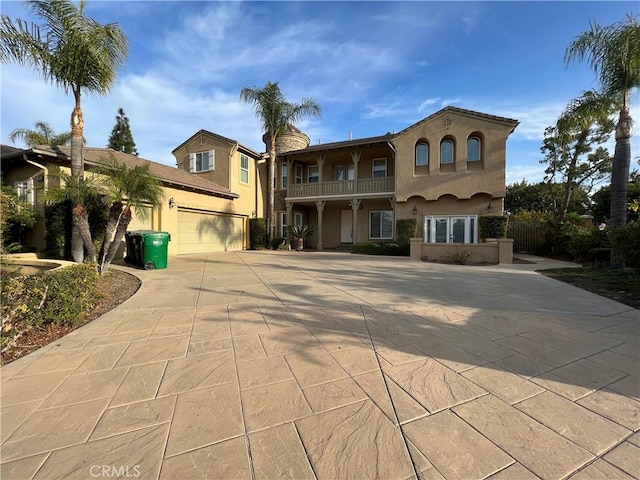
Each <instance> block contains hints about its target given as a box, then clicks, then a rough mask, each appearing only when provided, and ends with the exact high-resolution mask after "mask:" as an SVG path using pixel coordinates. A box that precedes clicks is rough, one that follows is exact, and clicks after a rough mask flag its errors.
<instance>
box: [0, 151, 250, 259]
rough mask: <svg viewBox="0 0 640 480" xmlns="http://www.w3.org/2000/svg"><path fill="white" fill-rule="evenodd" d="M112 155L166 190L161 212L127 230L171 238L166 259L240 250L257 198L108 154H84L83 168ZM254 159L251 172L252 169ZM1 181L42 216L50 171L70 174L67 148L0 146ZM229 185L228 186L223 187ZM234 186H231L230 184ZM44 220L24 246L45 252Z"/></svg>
mask: <svg viewBox="0 0 640 480" xmlns="http://www.w3.org/2000/svg"><path fill="white" fill-rule="evenodd" d="M110 155H113V156H114V157H115V158H116V159H117V160H118V161H120V162H122V163H124V164H126V165H128V166H131V167H132V166H135V165H142V164H149V166H150V172H151V174H152V175H154V176H155V177H156V178H158V179H159V180H160V181H161V182H162V185H163V188H164V201H163V204H162V206H161V207H160V208H157V209H154V210H153V211H151V210H150V215H149V217H148V219H147V220H141V219H139V218H137V217H136V216H135V215H134V217H133V219H132V221H131V224H130V226H129V230H141V229H149V230H160V231H166V232H168V233H169V234H171V242H169V255H175V254H183V253H200V252H212V251H227V250H242V249H243V248H247V243H248V219H249V218H250V217H251V216H252V215H255V212H256V211H259V210H260V209H261V208H262V203H261V199H260V198H258V197H256V196H255V195H243V197H244V198H243V199H242V200H240V195H239V194H238V193H235V192H233V191H232V190H231V189H230V188H228V186H222V185H220V184H218V183H216V182H214V181H212V180H211V179H207V178H204V177H203V176H200V175H193V174H189V173H187V172H185V171H182V170H179V169H176V168H173V167H169V166H167V165H163V164H160V163H156V162H151V161H149V160H145V159H143V158H140V157H136V156H133V155H129V154H126V153H122V152H117V151H115V150H112V149H109V148H90V147H85V148H84V161H85V168H86V169H90V168H91V167H92V166H95V165H101V164H104V163H105V159H108V158H109V156H110ZM255 157H256V155H254V157H253V158H252V160H251V162H250V163H251V166H252V167H254V165H255ZM1 160H2V179H3V182H5V183H6V184H8V185H13V186H15V187H16V188H17V189H18V191H19V193H20V194H21V195H22V196H23V197H24V200H26V201H27V202H29V203H32V204H33V205H34V208H35V209H36V211H38V212H39V213H41V214H42V213H43V211H44V209H43V202H42V200H43V196H44V193H45V191H46V190H47V188H48V183H49V182H50V181H52V180H51V178H50V176H49V174H48V173H49V170H50V169H51V168H52V167H53V166H58V167H60V168H62V169H63V170H65V171H67V172H69V171H70V148H69V147H63V146H60V147H49V146H38V147H35V148H32V149H27V150H20V149H15V148H12V147H6V146H4V145H3V146H2V152H1ZM227 183H229V182H227ZM231 184H233V183H231ZM45 233H46V232H45V230H44V220H43V218H42V215H40V219H39V221H38V223H37V225H36V227H35V228H34V229H33V230H32V231H31V232H30V235H29V237H28V238H27V241H28V242H29V244H30V245H31V246H35V247H36V249H37V250H38V251H42V250H44V237H45Z"/></svg>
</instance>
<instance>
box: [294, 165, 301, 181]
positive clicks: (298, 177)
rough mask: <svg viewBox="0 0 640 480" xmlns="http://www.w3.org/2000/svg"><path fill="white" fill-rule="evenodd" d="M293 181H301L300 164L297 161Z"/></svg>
mask: <svg viewBox="0 0 640 480" xmlns="http://www.w3.org/2000/svg"><path fill="white" fill-rule="evenodd" d="M295 183H296V184H300V183H302V165H300V164H299V163H297V164H296V178H295Z"/></svg>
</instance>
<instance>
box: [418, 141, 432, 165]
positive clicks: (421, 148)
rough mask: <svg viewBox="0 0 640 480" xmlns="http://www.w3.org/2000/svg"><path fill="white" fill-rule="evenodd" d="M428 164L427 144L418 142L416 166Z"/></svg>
mask: <svg viewBox="0 0 640 480" xmlns="http://www.w3.org/2000/svg"><path fill="white" fill-rule="evenodd" d="M426 165H429V145H428V144H427V143H426V142H420V143H418V144H417V145H416V167H424V166H426Z"/></svg>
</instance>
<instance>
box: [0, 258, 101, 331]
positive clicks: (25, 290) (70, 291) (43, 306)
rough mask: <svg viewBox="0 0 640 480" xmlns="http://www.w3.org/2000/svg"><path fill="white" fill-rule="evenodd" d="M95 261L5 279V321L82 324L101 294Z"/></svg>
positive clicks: (37, 323)
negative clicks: (97, 289) (97, 286)
mask: <svg viewBox="0 0 640 480" xmlns="http://www.w3.org/2000/svg"><path fill="white" fill-rule="evenodd" d="M97 281H98V270H97V268H96V265H95V264H89V263H85V264H79V265H72V266H70V267H66V268H62V269H59V270H53V271H49V272H41V273H38V274H35V275H29V276H14V277H11V278H9V279H8V280H6V281H3V282H2V287H1V288H2V291H1V298H2V310H1V311H2V323H3V326H4V325H5V324H7V323H9V324H12V323H16V322H18V321H22V322H25V323H27V324H29V325H32V326H34V327H42V326H45V325H47V324H49V323H60V324H68V323H72V324H79V323H82V320H83V319H84V315H85V313H86V312H87V311H88V310H89V309H90V308H91V307H92V306H93V304H94V301H95V299H96V298H97V297H98V293H99V292H97V291H96V284H97Z"/></svg>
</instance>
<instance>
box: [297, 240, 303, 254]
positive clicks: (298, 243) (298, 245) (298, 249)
mask: <svg viewBox="0 0 640 480" xmlns="http://www.w3.org/2000/svg"><path fill="white" fill-rule="evenodd" d="M296 250H297V251H299V252H301V251H302V250H304V238H298V240H297V241H296Z"/></svg>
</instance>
